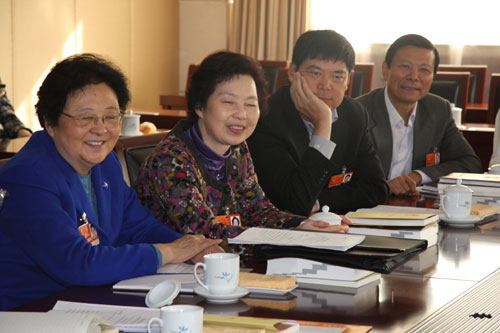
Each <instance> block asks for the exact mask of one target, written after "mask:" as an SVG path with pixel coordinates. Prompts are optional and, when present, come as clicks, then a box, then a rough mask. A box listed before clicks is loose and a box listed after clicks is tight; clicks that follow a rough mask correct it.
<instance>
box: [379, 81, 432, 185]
mask: <svg viewBox="0 0 500 333" xmlns="http://www.w3.org/2000/svg"><path fill="white" fill-rule="evenodd" d="M384 97H385V105H386V107H387V111H388V113H389V121H390V123H391V131H392V160H391V168H390V169H389V176H388V177H387V179H389V180H390V179H394V178H396V177H399V176H402V175H406V174H409V173H410V172H412V163H413V139H414V138H413V129H414V124H415V117H416V115H417V105H418V102H417V103H415V106H414V108H413V110H412V112H411V115H410V118H409V119H408V125H405V122H404V119H403V118H402V117H401V115H400V114H399V112H398V111H397V110H396V108H395V107H394V105H393V104H392V103H391V100H390V98H389V95H388V94H387V88H385V90H384ZM415 171H416V172H418V173H419V174H420V176H421V177H422V184H423V183H428V182H430V181H431V178H430V177H429V176H427V175H426V174H425V173H424V172H422V171H420V170H415ZM417 185H418V184H417Z"/></svg>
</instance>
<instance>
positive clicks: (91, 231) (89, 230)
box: [78, 221, 99, 246]
mask: <svg viewBox="0 0 500 333" xmlns="http://www.w3.org/2000/svg"><path fill="white" fill-rule="evenodd" d="M78 231H79V232H80V235H82V236H83V237H84V238H85V239H86V240H87V243H90V244H92V246H93V245H99V235H98V234H97V230H96V228H95V227H94V226H93V225H92V224H90V223H89V222H88V221H86V222H85V223H84V224H82V225H81V226H79V227H78Z"/></svg>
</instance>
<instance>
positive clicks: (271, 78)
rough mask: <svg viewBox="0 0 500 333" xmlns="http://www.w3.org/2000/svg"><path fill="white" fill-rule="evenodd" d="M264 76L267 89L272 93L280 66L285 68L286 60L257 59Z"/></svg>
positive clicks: (276, 85)
mask: <svg viewBox="0 0 500 333" xmlns="http://www.w3.org/2000/svg"><path fill="white" fill-rule="evenodd" d="M259 64H260V66H261V67H262V71H263V72H264V76H265V77H266V81H267V91H268V92H269V94H273V93H274V92H275V91H276V89H277V88H279V86H278V76H279V71H280V68H287V67H288V62H287V61H285V60H259Z"/></svg>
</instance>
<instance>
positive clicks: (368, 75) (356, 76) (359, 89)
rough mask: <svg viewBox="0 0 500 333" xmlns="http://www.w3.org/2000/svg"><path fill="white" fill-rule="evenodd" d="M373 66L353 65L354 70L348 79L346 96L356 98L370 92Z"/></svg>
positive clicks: (370, 64) (371, 64)
mask: <svg viewBox="0 0 500 333" xmlns="http://www.w3.org/2000/svg"><path fill="white" fill-rule="evenodd" d="M374 69H375V64H373V63H367V64H361V63H358V64H355V65H354V70H353V72H352V73H351V75H350V78H349V86H348V88H347V95H348V96H351V97H352V98H356V97H358V96H361V95H363V94H366V93H368V92H370V91H371V90H372V81H373V71H374Z"/></svg>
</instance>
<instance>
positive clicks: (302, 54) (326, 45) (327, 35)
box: [292, 30, 355, 72]
mask: <svg viewBox="0 0 500 333" xmlns="http://www.w3.org/2000/svg"><path fill="white" fill-rule="evenodd" d="M354 58H355V53H354V49H353V48H352V45H351V43H349V41H348V40H347V39H346V38H345V37H344V36H342V35H341V34H339V33H337V32H335V31H333V30H310V31H307V32H305V33H303V34H302V35H301V36H300V37H299V39H297V42H296V43H295V46H294V48H293V55H292V63H293V64H294V65H295V66H296V69H297V70H298V69H299V67H300V65H301V64H302V63H303V62H304V61H305V60H307V59H321V60H326V61H328V60H333V61H341V62H343V63H344V64H345V65H346V67H347V71H348V72H351V71H352V70H353V68H354V64H355V63H354V61H355V59H354Z"/></svg>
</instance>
